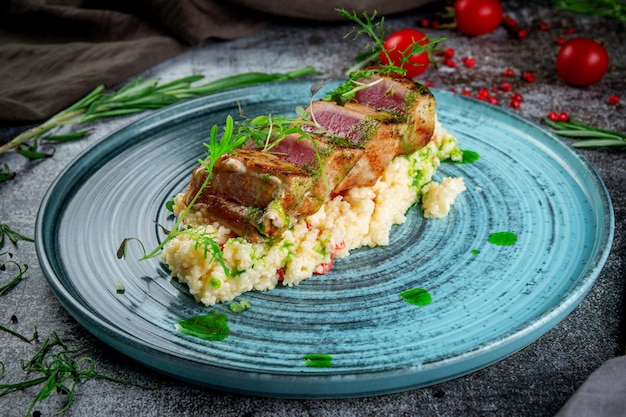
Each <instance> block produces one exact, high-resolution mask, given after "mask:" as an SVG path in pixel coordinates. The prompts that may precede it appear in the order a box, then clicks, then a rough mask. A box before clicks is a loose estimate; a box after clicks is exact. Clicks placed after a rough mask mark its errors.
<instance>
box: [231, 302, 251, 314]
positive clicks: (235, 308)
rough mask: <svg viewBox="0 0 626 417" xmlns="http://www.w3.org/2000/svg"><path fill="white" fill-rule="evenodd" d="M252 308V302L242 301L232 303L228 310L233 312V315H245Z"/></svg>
mask: <svg viewBox="0 0 626 417" xmlns="http://www.w3.org/2000/svg"><path fill="white" fill-rule="evenodd" d="M250 307H252V304H250V301H248V300H240V301H233V302H232V303H230V305H229V306H228V309H229V310H230V311H232V312H233V313H243V312H244V311H246V310H247V309H249V308H250Z"/></svg>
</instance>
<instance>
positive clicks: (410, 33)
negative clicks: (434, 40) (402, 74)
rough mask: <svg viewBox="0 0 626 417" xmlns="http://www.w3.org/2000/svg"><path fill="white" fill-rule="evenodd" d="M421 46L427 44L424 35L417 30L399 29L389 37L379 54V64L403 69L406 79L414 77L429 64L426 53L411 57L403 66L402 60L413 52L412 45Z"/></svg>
mask: <svg viewBox="0 0 626 417" xmlns="http://www.w3.org/2000/svg"><path fill="white" fill-rule="evenodd" d="M416 42H418V44H419V45H421V46H423V45H426V44H427V43H428V39H427V38H426V35H425V34H424V33H423V32H421V31H419V30H417V29H400V30H399V31H397V32H394V33H392V34H391V35H389V37H388V38H387V39H385V43H384V44H383V50H382V51H381V52H380V62H382V63H383V64H384V65H395V66H396V67H400V68H404V69H405V70H406V75H407V77H415V76H416V75H419V74H421V73H423V72H424V71H426V68H428V64H429V63H430V57H429V56H428V52H421V53H419V54H414V55H411V56H410V57H409V58H408V60H407V61H406V62H405V63H404V64H403V63H402V59H403V57H404V56H405V55H407V54H409V53H410V52H411V50H413V44H414V43H416Z"/></svg>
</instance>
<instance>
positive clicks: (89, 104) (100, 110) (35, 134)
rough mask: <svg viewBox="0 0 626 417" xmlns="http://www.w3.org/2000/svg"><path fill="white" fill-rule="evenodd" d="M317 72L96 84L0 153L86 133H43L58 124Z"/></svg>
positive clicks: (30, 152)
mask: <svg viewBox="0 0 626 417" xmlns="http://www.w3.org/2000/svg"><path fill="white" fill-rule="evenodd" d="M318 73H319V72H318V71H317V70H315V68H313V67H311V66H307V67H303V68H300V69H298V70H295V71H291V72H287V73H264V72H248V73H242V74H236V75H231V76H228V77H223V78H219V79H216V80H214V81H211V82H208V83H206V84H202V85H197V86H193V85H192V84H193V83H195V82H197V81H199V80H201V79H202V78H204V77H203V76H202V75H192V76H188V77H183V78H180V79H178V80H175V81H172V82H169V83H167V84H163V85H159V79H144V78H142V77H140V78H137V79H135V80H133V81H131V82H129V83H128V84H127V85H125V86H124V87H122V88H121V89H120V90H118V91H106V89H105V87H104V86H103V85H99V86H98V87H96V88H95V89H94V90H93V91H92V92H91V93H89V94H87V95H86V96H85V97H84V98H82V99H81V100H79V101H78V102H76V103H75V104H73V105H71V106H70V107H68V108H67V109H65V110H62V111H61V112H59V113H57V114H55V115H54V116H52V117H51V118H50V119H48V120H47V121H46V122H44V123H42V124H41V125H39V126H36V127H34V128H32V129H29V130H27V131H25V132H23V133H21V134H19V135H18V136H17V137H15V138H14V139H13V140H11V141H10V142H8V143H6V144H5V145H3V146H0V154H2V153H4V152H7V151H8V150H10V149H13V148H17V147H19V146H21V145H24V144H26V143H27V142H29V141H31V140H32V141H36V140H37V139H39V138H43V139H47V140H54V141H59V140H62V141H65V140H76V139H80V138H82V137H84V136H85V135H87V134H88V130H83V131H80V132H74V133H72V134H70V136H67V135H61V136H60V138H59V135H57V136H54V135H48V136H45V135H47V134H49V133H50V132H51V131H52V130H53V129H56V128H59V127H61V126H65V125H73V124H82V123H88V122H92V121H94V120H98V119H102V118H106V117H114V116H122V115H128V114H133V113H139V112H142V111H145V110H149V109H159V108H162V107H165V106H168V105H170V104H173V103H178V102H181V101H184V100H188V99H190V98H195V97H199V96H203V95H206V94H212V93H216V92H219V91H225V90H228V89H233V88H238V87H244V86H248V85H253V84H261V83H269V82H277V81H285V80H290V79H293V78H297V77H303V76H307V75H312V74H318ZM33 148H34V150H33ZM22 149H23V151H24V152H23V154H25V156H27V157H36V158H40V157H45V156H49V155H45V154H42V153H41V152H37V143H36V142H33V144H32V145H30V147H23V148H22ZM33 151H34V152H33Z"/></svg>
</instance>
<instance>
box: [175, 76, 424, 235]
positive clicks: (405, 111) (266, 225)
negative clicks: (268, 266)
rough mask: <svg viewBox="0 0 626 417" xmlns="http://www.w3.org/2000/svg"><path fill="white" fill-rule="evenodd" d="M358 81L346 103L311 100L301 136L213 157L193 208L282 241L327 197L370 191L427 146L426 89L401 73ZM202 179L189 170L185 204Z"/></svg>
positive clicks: (199, 171) (201, 171)
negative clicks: (403, 158)
mask: <svg viewBox="0 0 626 417" xmlns="http://www.w3.org/2000/svg"><path fill="white" fill-rule="evenodd" d="M360 81H361V82H363V83H364V84H369V85H370V86H369V87H367V88H364V89H361V90H359V91H357V92H356V94H355V97H354V99H353V100H350V101H348V102H346V103H344V104H343V105H339V104H337V103H335V102H333V101H326V100H318V101H313V102H312V103H311V104H310V106H309V107H308V108H307V111H308V114H309V117H310V121H311V122H313V124H314V125H310V124H308V122H309V120H308V118H307V121H306V123H304V124H298V123H294V126H296V125H297V126H301V128H302V129H303V130H304V132H303V131H300V132H299V133H292V134H289V135H286V136H285V137H282V136H279V133H276V136H274V137H272V138H270V139H275V140H274V141H270V142H268V143H266V144H265V145H266V146H267V149H265V150H263V151H262V150H261V149H259V148H256V147H255V145H254V144H253V143H252V142H253V141H252V138H250V140H249V143H248V144H246V145H245V146H244V147H243V148H240V149H237V150H236V152H234V153H232V154H228V155H224V156H222V157H221V158H220V159H218V160H217V161H216V162H215V164H214V168H213V172H212V178H211V180H210V181H209V183H208V184H207V186H206V187H205V188H204V189H203V191H202V193H201V194H200V195H199V196H198V198H197V199H196V201H195V209H199V210H201V211H203V214H204V216H205V217H207V218H209V219H211V221H218V222H220V223H222V224H223V225H225V226H226V227H228V228H230V229H231V230H232V231H233V232H234V233H236V234H237V235H240V236H243V237H245V238H246V239H248V240H249V241H253V242H257V241H261V240H263V239H265V238H267V237H270V238H275V237H279V236H280V235H282V233H283V232H284V231H285V230H286V229H287V228H288V227H289V226H290V224H291V223H292V220H293V218H296V217H302V216H309V215H311V214H314V213H316V212H317V211H318V210H319V209H320V207H321V206H322V205H323V204H324V202H325V201H327V200H328V199H329V197H330V196H331V194H339V193H341V192H344V191H346V190H348V189H350V188H354V187H364V186H372V185H374V184H375V183H376V182H377V181H378V179H379V178H380V177H381V175H382V174H383V172H384V171H385V169H386V168H387V167H388V166H389V164H390V163H391V161H392V160H393V158H395V157H396V156H398V155H408V154H411V153H413V152H415V151H416V150H417V149H419V148H421V147H423V146H425V145H426V144H427V143H428V142H429V141H430V140H431V138H432V135H433V132H434V128H435V100H434V97H433V96H432V94H431V93H430V92H429V90H428V89H427V88H425V87H423V86H421V85H419V84H417V83H415V82H414V81H413V80H412V79H410V78H406V77H403V76H399V75H398V76H395V75H394V76H380V75H373V76H371V77H369V78H363V79H361V80H360ZM295 130H298V129H295ZM290 131H293V130H290ZM279 139H280V140H279ZM206 178H207V172H206V170H205V168H204V167H202V166H200V167H198V168H196V169H195V170H194V171H193V173H192V176H191V181H190V184H189V187H188V189H187V192H186V194H185V196H184V203H185V204H186V205H189V204H191V202H192V201H193V199H194V198H195V196H196V194H197V193H198V192H199V190H200V188H201V187H202V184H203V183H204V182H205V180H206Z"/></svg>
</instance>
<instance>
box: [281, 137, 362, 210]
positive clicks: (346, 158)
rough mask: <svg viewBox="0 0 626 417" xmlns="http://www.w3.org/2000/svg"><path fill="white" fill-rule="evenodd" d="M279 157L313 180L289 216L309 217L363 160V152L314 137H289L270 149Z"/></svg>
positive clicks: (342, 142)
mask: <svg viewBox="0 0 626 417" xmlns="http://www.w3.org/2000/svg"><path fill="white" fill-rule="evenodd" d="M271 152H272V153H274V154H275V155H276V156H278V157H280V158H283V159H284V160H286V161H287V162H290V163H293V164H296V165H298V166H300V167H302V168H304V169H305V170H306V171H307V172H308V173H309V174H310V175H311V176H312V177H313V185H312V187H311V189H310V190H308V191H307V192H305V194H304V198H303V199H302V201H301V202H300V204H298V205H297V206H296V207H295V208H294V209H293V210H292V209H291V208H289V207H285V211H286V212H287V214H290V215H295V216H308V215H311V214H313V213H315V212H317V211H318V210H319V209H320V207H321V206H322V204H324V202H325V201H326V200H327V199H328V198H329V196H330V194H331V192H332V191H333V189H334V188H335V187H336V186H337V184H339V182H341V180H342V179H343V178H344V177H345V176H346V175H347V174H348V173H349V172H350V171H351V170H352V169H353V167H354V166H355V164H356V163H357V161H358V160H359V159H360V158H361V157H362V156H363V154H364V149H363V148H362V147H361V146H354V145H351V144H349V143H347V142H346V141H345V140H340V141H337V140H333V139H330V138H326V137H323V136H317V135H314V134H311V135H310V136H309V135H299V134H290V135H287V136H286V137H285V138H284V139H282V140H281V141H280V142H279V143H278V145H277V146H275V147H273V148H272V149H271Z"/></svg>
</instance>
